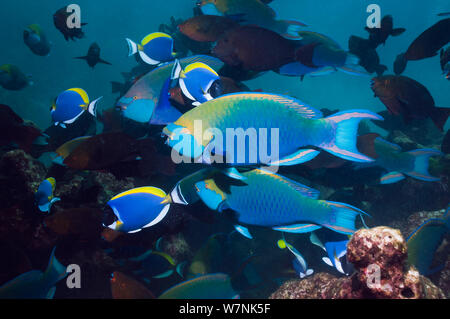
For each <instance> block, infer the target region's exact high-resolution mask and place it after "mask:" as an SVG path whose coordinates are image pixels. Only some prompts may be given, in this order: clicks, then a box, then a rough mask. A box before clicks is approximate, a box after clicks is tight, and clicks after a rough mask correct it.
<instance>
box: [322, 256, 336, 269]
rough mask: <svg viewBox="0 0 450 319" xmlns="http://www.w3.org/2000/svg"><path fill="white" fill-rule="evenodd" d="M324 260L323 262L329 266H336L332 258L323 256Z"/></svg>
mask: <svg viewBox="0 0 450 319" xmlns="http://www.w3.org/2000/svg"><path fill="white" fill-rule="evenodd" d="M322 260H323V262H324V263H326V264H327V265H328V266H330V267H334V266H333V263H332V262H331V260H330V258H328V257H322Z"/></svg>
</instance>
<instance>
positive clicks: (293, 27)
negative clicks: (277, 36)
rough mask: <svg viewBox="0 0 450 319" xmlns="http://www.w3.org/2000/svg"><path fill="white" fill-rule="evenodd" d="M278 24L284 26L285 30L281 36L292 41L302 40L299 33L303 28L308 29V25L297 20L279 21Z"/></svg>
mask: <svg viewBox="0 0 450 319" xmlns="http://www.w3.org/2000/svg"><path fill="white" fill-rule="evenodd" d="M277 24H280V25H283V29H284V30H285V31H284V32H283V33H281V36H283V37H285V38H287V39H292V40H301V39H302V37H301V36H300V35H299V33H298V32H299V31H300V30H301V29H302V27H307V26H308V25H307V24H305V23H303V22H301V21H296V20H279V21H277Z"/></svg>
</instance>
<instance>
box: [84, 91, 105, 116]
mask: <svg viewBox="0 0 450 319" xmlns="http://www.w3.org/2000/svg"><path fill="white" fill-rule="evenodd" d="M102 98H103V96H101V97H99V98H98V99H96V100H94V101H92V102H91V103H89V105H88V108H87V110H88V112H89V113H91V114H92V115H93V116H94V117H97V102H98V101H99V100H101V99H102Z"/></svg>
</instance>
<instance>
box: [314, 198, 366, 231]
mask: <svg viewBox="0 0 450 319" xmlns="http://www.w3.org/2000/svg"><path fill="white" fill-rule="evenodd" d="M324 202H325V203H327V204H328V205H330V206H331V208H332V209H333V214H332V216H333V217H334V218H333V221H332V223H321V224H322V225H323V226H325V227H327V228H330V229H332V230H334V231H335V232H338V233H341V234H344V235H348V234H353V233H354V232H355V219H356V217H357V216H360V215H368V214H367V213H365V212H363V211H362V210H360V209H359V208H356V207H354V206H352V205H349V204H344V203H339V202H332V201H324ZM330 216H331V215H330Z"/></svg>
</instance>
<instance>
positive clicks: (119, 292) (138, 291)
mask: <svg viewBox="0 0 450 319" xmlns="http://www.w3.org/2000/svg"><path fill="white" fill-rule="evenodd" d="M110 282H111V295H112V297H113V299H155V298H156V297H155V295H154V294H153V293H152V292H151V291H150V290H148V289H147V287H145V286H144V285H143V284H141V283H140V282H139V281H137V280H136V279H133V278H131V277H129V276H127V275H125V274H124V273H122V272H120V271H115V272H114V273H112V274H111V279H110Z"/></svg>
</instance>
